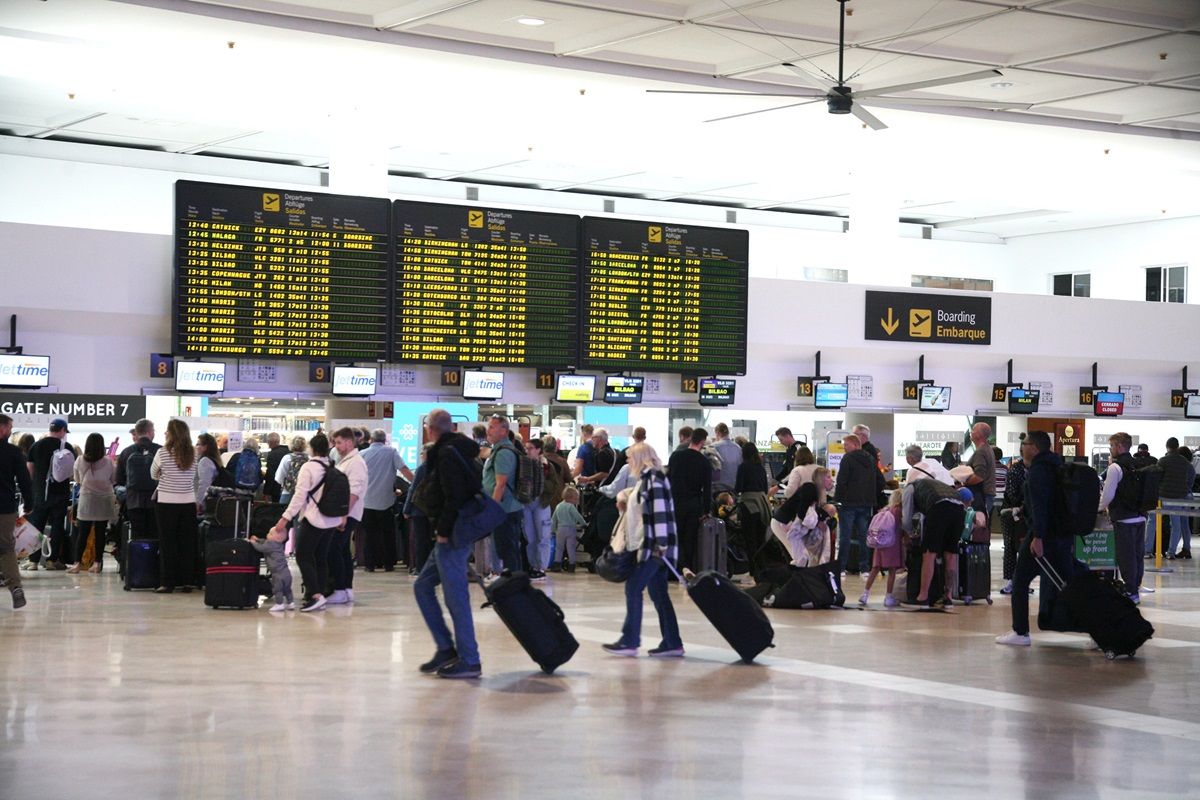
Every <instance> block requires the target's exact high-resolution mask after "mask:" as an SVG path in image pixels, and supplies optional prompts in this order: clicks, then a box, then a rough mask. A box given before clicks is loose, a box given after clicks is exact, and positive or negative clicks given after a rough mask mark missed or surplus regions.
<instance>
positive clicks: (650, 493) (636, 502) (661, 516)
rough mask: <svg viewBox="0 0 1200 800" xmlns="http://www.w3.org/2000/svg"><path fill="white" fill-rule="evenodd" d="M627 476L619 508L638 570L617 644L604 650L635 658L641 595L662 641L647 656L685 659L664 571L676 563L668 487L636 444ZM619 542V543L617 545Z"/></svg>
mask: <svg viewBox="0 0 1200 800" xmlns="http://www.w3.org/2000/svg"><path fill="white" fill-rule="evenodd" d="M625 457H626V459H627V461H628V463H629V472H630V474H631V475H637V476H638V481H637V483H636V484H634V485H633V486H632V487H630V488H628V489H625V490H624V491H622V492H621V493H620V494H618V495H617V507H618V508H619V509H621V510H622V511H624V512H625V515H624V517H622V519H623V520H624V522H625V530H624V534H625V537H624V538H625V542H626V550H629V551H636V552H637V566H636V567H634V570H633V574H632V575H630V576H629V579H628V580H627V581H626V582H625V624H624V626H623V627H622V628H621V638H620V639H618V640H617V641H616V642H614V643H613V644H606V645H603V648H604V650H605V652H608V653H611V654H613V655H617V656H637V653H638V647H640V646H641V637H642V590H643V589H645V590H647V591H648V592H649V594H650V600H651V601H652V602H653V603H654V609H655V610H656V611H657V612H658V624H659V627H660V628H661V629H662V641H661V642H660V643H659V645H658V647H655V648H653V649H652V650H650V651H649V653H650V655H651V656H652V657H655V658H670V657H676V658H678V657H681V656H683V640H682V639H680V637H679V622H678V621H677V620H676V618H675V607H674V606H673V605H672V604H671V596H670V594H669V593H668V592H667V565H666V564H665V563H664V560H666V561H669V562H671V564H675V562H676V560H677V559H678V557H679V540H678V537H677V535H676V531H675V504H674V502H673V501H672V499H671V487H670V485H669V484H668V483H667V476H666V474H665V473H664V472H663V467H662V461H660V460H659V458H658V454H657V453H656V452H654V448H653V447H651V446H650V445H648V444H646V443H645V442H639V443H638V444H635V445H633V446H632V447H630V448H629V450H628V451H626V454H625ZM619 538H620V537H618V539H619Z"/></svg>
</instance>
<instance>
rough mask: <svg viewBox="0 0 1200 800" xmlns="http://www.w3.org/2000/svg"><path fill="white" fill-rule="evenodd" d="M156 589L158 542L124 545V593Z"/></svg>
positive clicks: (135, 540)
mask: <svg viewBox="0 0 1200 800" xmlns="http://www.w3.org/2000/svg"><path fill="white" fill-rule="evenodd" d="M157 588H158V540H157V539H131V540H129V541H128V542H126V543H125V591H127V592H128V591H131V590H133V589H157Z"/></svg>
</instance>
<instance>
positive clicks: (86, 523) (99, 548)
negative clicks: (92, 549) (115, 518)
mask: <svg viewBox="0 0 1200 800" xmlns="http://www.w3.org/2000/svg"><path fill="white" fill-rule="evenodd" d="M107 530H108V521H107V520H99V521H93V520H77V521H76V522H75V535H74V539H75V541H74V542H73V544H74V547H72V555H73V563H75V564H78V563H80V562H82V561H83V553H84V551H85V550H87V543H88V537H89V536H92V535H95V537H96V563H97V564H103V561H104V534H105V532H106V531H107Z"/></svg>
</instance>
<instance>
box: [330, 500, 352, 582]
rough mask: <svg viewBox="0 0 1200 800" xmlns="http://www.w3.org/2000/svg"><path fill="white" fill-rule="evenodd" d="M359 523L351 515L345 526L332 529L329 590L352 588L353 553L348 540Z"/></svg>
mask: <svg viewBox="0 0 1200 800" xmlns="http://www.w3.org/2000/svg"><path fill="white" fill-rule="evenodd" d="M358 525H359V522H358V520H356V519H354V518H353V517H348V518H347V519H346V527H345V528H342V529H341V530H340V531H339V530H337V529H334V531H333V532H332V533H331V534H330V536H329V581H330V583H329V588H330V590H331V591H335V592H336V591H337V590H339V589H353V588H354V553H353V551H351V549H350V541H351V540H352V539H353V538H354V529H355V528H357V527H358Z"/></svg>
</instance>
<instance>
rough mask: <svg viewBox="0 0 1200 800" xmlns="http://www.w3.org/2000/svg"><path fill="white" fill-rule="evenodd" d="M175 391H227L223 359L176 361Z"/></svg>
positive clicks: (207, 392)
mask: <svg viewBox="0 0 1200 800" xmlns="http://www.w3.org/2000/svg"><path fill="white" fill-rule="evenodd" d="M175 391H177V392H198V393H202V394H209V393H212V392H223V391H225V363H224V362H222V361H176V362H175Z"/></svg>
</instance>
